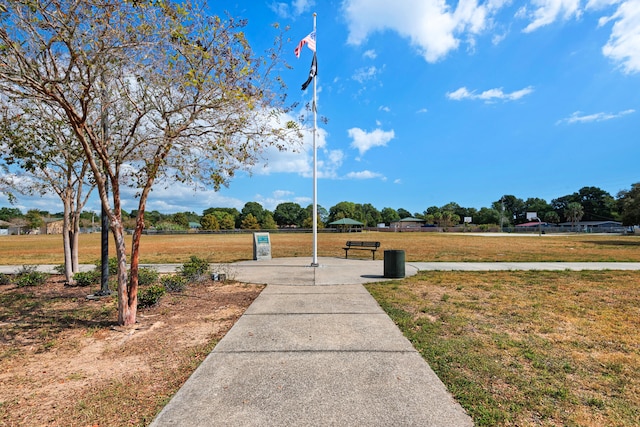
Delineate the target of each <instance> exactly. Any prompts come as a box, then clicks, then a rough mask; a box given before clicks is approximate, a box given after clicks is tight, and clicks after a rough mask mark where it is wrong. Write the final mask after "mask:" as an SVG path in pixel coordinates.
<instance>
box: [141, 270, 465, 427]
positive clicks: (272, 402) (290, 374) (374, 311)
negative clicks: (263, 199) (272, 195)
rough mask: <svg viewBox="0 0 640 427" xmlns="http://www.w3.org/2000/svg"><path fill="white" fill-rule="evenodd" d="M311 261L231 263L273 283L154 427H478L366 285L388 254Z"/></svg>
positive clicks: (246, 277) (240, 274) (378, 276)
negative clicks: (372, 258) (376, 257)
mask: <svg viewBox="0 0 640 427" xmlns="http://www.w3.org/2000/svg"><path fill="white" fill-rule="evenodd" d="M310 261H311V260H310V259H305V258H288V259H274V260H271V261H249V262H241V263H237V264H233V268H235V269H236V271H235V274H236V279H238V280H241V281H246V282H253V283H267V284H268V286H267V287H266V288H265V290H264V291H263V292H262V293H261V294H260V296H259V297H258V298H257V299H256V300H255V301H254V303H253V304H252V305H251V306H250V307H249V309H248V310H247V311H246V313H245V314H244V315H243V316H242V317H241V318H240V319H239V320H238V322H236V324H235V325H234V326H233V328H232V329H231V330H230V331H229V332H228V333H227V335H226V336H225V337H224V338H223V339H222V340H221V341H220V342H219V343H218V345H217V346H216V347H215V348H214V350H213V352H212V353H211V354H210V355H209V356H208V357H207V358H206V360H205V361H204V362H203V363H202V364H201V365H200V367H199V368H198V369H197V370H196V371H195V372H194V373H193V375H192V376H191V377H190V378H189V380H188V381H187V382H186V383H185V384H184V386H183V387H182V388H181V389H180V390H179V391H178V393H177V394H176V395H175V396H174V397H173V399H172V400H171V401H170V402H169V403H168V404H167V406H166V407H165V408H164V409H163V410H162V412H161V413H160V414H159V415H158V417H157V418H156V419H155V420H154V422H153V423H152V424H151V426H154V427H160V426H214V425H215V426H327V425H334V426H399V425H402V426H405V425H407V426H408V425H414V426H471V425H473V422H472V420H471V419H470V418H469V417H468V416H467V415H466V414H465V412H464V410H463V409H462V408H461V407H460V406H459V405H458V404H457V403H456V402H455V401H454V400H453V398H452V397H451V395H450V394H449V393H448V391H447V390H446V388H445V386H444V385H443V384H442V382H441V381H440V380H439V379H438V377H437V376H436V375H435V374H434V373H433V371H432V370H431V368H430V367H429V365H428V364H427V363H426V362H425V361H424V360H423V359H422V357H421V356H420V355H419V354H418V353H417V352H416V351H415V350H414V349H413V347H412V346H411V343H410V342H409V341H408V340H407V339H406V338H404V336H403V335H402V333H401V332H400V330H399V329H398V328H397V327H396V325H395V324H394V323H393V322H392V321H391V319H390V318H389V317H388V316H387V315H386V314H385V313H384V311H383V310H382V309H381V308H380V306H379V305H378V304H377V302H376V301H375V300H374V299H373V297H371V295H370V294H369V293H368V292H367V291H366V290H365V289H364V287H363V286H362V284H361V283H364V282H367V281H380V280H384V278H383V277H382V274H383V263H382V261H362V260H344V259H339V258H322V259H320V260H319V262H320V266H319V267H310V266H309V265H308V264H307V263H310ZM416 271H417V270H416V269H414V268H409V267H408V268H407V274H408V275H409V274H415V272H416Z"/></svg>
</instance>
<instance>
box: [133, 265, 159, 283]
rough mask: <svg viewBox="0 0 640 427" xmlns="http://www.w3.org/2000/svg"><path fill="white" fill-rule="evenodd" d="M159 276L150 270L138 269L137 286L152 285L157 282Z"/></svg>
mask: <svg viewBox="0 0 640 427" xmlns="http://www.w3.org/2000/svg"><path fill="white" fill-rule="evenodd" d="M159 277H160V274H159V273H158V272H157V271H156V270H154V269H152V268H145V267H143V268H140V269H138V286H148V285H153V284H154V283H156V282H157V281H158V278H159Z"/></svg>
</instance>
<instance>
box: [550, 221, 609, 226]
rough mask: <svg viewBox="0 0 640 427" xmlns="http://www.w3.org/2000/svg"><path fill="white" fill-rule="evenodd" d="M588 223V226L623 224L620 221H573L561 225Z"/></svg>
mask: <svg viewBox="0 0 640 427" xmlns="http://www.w3.org/2000/svg"><path fill="white" fill-rule="evenodd" d="M574 224H575V225H586V226H591V227H595V226H598V225H605V224H610V225H615V226H622V223H621V222H620V221H578V222H576V223H572V222H562V223H560V224H559V225H574Z"/></svg>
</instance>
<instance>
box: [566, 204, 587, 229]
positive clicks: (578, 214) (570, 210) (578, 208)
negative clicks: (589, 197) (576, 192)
mask: <svg viewBox="0 0 640 427" xmlns="http://www.w3.org/2000/svg"><path fill="white" fill-rule="evenodd" d="M583 215H584V209H583V208H582V205H581V204H580V203H577V202H571V203H569V204H568V205H567V208H566V209H565V211H564V216H565V218H566V219H567V221H569V222H571V228H575V225H576V222H579V221H580V220H581V219H582V216H583Z"/></svg>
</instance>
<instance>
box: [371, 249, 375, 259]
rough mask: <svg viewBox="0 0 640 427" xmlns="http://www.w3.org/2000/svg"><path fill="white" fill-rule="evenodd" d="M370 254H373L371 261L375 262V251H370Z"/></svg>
mask: <svg viewBox="0 0 640 427" xmlns="http://www.w3.org/2000/svg"><path fill="white" fill-rule="evenodd" d="M371 253H372V254H373V260H374V261H375V260H376V251H371Z"/></svg>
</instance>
